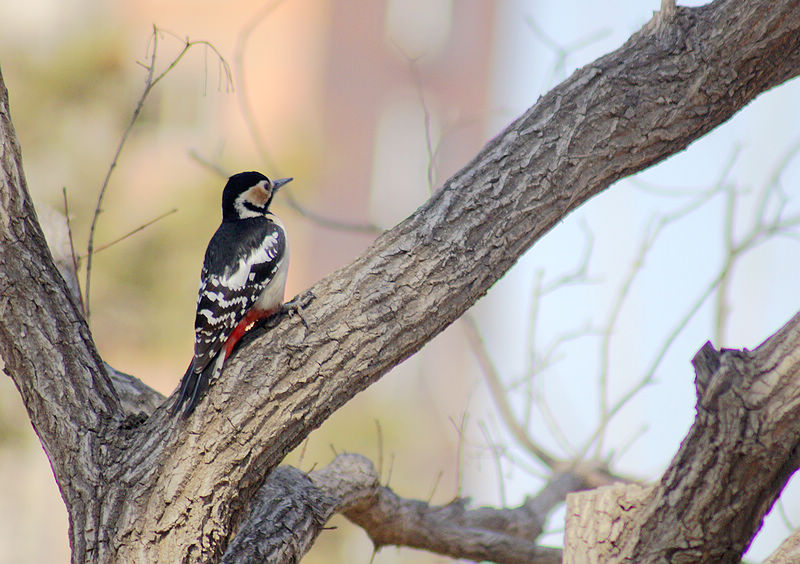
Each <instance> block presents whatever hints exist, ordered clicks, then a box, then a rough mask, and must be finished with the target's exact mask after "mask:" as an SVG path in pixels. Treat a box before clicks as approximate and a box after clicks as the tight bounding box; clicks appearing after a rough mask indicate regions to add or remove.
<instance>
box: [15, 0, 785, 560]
mask: <svg viewBox="0 0 800 564" xmlns="http://www.w3.org/2000/svg"><path fill="white" fill-rule="evenodd" d="M799 8H800V3H799V2H798V1H789V0H777V1H769V0H750V1H748V2H741V1H734V0H717V1H716V2H713V3H711V4H709V5H707V6H704V7H701V8H693V9H689V8H678V9H677V11H676V12H675V13H674V14H672V16H671V17H670V19H669V22H668V23H664V22H662V24H661V25H647V26H645V27H644V28H643V29H642V30H641V31H640V32H638V33H636V34H634V35H633V36H632V37H631V38H630V39H629V40H628V41H627V42H626V43H625V44H624V45H623V46H622V47H620V48H619V49H618V50H616V51H614V52H613V53H609V54H608V55H606V56H604V57H601V58H600V59H598V60H597V61H595V62H593V63H591V64H589V65H587V66H586V67H584V68H582V69H580V70H578V71H576V72H575V73H574V74H573V75H572V76H571V77H570V78H568V79H567V80H566V81H564V82H563V83H562V84H560V85H559V86H558V87H556V88H554V89H553V90H552V91H551V92H549V93H548V94H547V95H545V96H544V97H542V98H541V99H540V100H539V102H537V104H536V105H534V106H533V107H532V108H531V109H530V110H528V111H527V112H526V113H525V114H523V115H522V116H520V117H519V118H518V119H517V120H515V121H514V122H513V123H512V124H510V125H509V126H508V128H507V129H506V130H505V131H503V132H502V133H501V134H499V135H498V136H497V137H496V138H495V139H493V140H492V141H491V142H490V143H489V144H488V145H487V146H486V147H485V148H484V149H483V150H482V151H481V152H480V153H479V154H478V155H477V156H476V157H475V158H474V159H473V160H472V161H471V162H470V163H469V164H467V165H466V166H465V167H464V168H463V169H462V170H461V171H460V172H458V173H457V174H456V175H454V176H453V177H452V178H450V179H449V180H448V181H447V182H446V183H445V185H444V186H443V187H442V189H441V190H439V191H437V192H436V193H435V194H434V195H433V196H432V197H431V199H430V200H429V201H428V202H426V203H425V204H424V205H423V206H422V207H420V209H419V210H417V212H415V213H414V214H413V215H412V216H411V217H409V218H408V219H407V220H405V221H404V222H402V223H401V224H400V225H398V226H397V227H395V228H394V229H392V230H391V231H388V232H386V233H384V234H383V235H381V236H380V237H379V238H378V239H377V240H376V241H375V243H374V244H373V245H372V246H371V247H370V248H369V249H368V250H367V251H365V253H364V254H363V255H362V256H361V257H359V258H358V259H356V260H355V261H354V262H353V263H352V264H350V265H348V266H346V267H344V268H342V269H340V270H339V271H337V272H335V273H333V274H331V275H330V276H328V277H326V278H325V279H323V280H321V281H320V282H319V283H317V284H316V285H315V286H314V287H313V288H311V289H310V290H309V295H310V296H312V297H313V301H312V302H311V303H310V305H309V306H308V307H307V308H306V309H305V312H304V317H305V319H306V321H307V322H308V325H309V328H308V329H306V328H305V327H304V326H303V324H301V323H300V321H299V320H297V319H284V320H283V321H282V322H281V323H280V324H279V325H278V326H277V327H274V328H272V329H270V330H269V335H268V336H266V330H265V329H261V330H257V331H255V332H253V335H251V337H250V338H249V339H248V340H247V342H246V343H245V344H244V346H242V347H240V349H239V351H238V353H237V354H235V355H234V356H233V357H231V359H230V361H229V362H228V363H227V364H226V368H225V370H224V373H223V376H222V378H221V379H220V381H219V382H217V383H216V384H215V385H214V386H212V388H211V389H210V391H209V393H208V395H207V397H206V398H205V399H204V401H203V402H201V405H200V406H199V407H198V409H197V410H196V412H195V414H194V415H193V416H192V417H191V418H189V419H188V420H175V419H171V418H170V417H169V416H168V414H167V410H166V408H165V407H164V406H162V407H160V408H158V409H156V411H155V412H154V413H153V414H152V415H151V416H149V417H148V418H147V419H146V420H144V419H141V420H139V419H136V418H131V417H129V413H127V412H126V410H125V409H124V408H123V407H122V405H121V403H120V400H119V398H118V396H117V394H116V393H115V391H114V387H113V384H112V383H111V380H110V378H109V377H108V375H107V373H106V370H105V368H104V366H103V364H102V361H101V360H100V358H99V356H98V354H97V352H96V350H95V348H94V344H93V343H92V340H91V335H90V333H89V330H88V327H87V326H86V324H85V322H84V321H83V319H82V318H81V316H80V312H79V311H78V310H77V309H76V308H75V307H74V305H73V304H72V302H71V300H69V298H68V290H67V288H66V285H65V284H64V281H63V279H62V278H61V277H60V275H59V274H58V272H57V270H56V269H55V267H54V266H53V262H52V259H51V257H50V256H49V253H48V251H47V248H46V246H45V243H44V239H43V237H42V235H41V230H40V229H39V227H38V225H37V221H36V215H35V212H34V210H33V207H32V205H31V203H30V198H29V196H28V194H27V187H26V185H25V181H24V176H23V174H22V164H21V158H20V151H19V147H18V144H17V141H16V137H15V135H14V132H13V128H12V126H11V121H10V116H9V107H8V96H7V92H6V90H5V87H4V86H2V85H1V84H0V183H1V184H0V185H1V186H2V191H0V355H2V357H3V359H4V361H5V364H6V368H5V369H6V371H7V372H8V373H9V375H10V376H11V377H12V378H13V379H14V382H15V384H16V386H17V387H18V389H19V390H20V394H21V395H22V398H23V401H24V403H25V406H26V408H27V410H28V413H29V415H30V417H31V421H32V423H33V425H34V428H35V429H36V431H37V433H38V435H39V437H40V439H41V441H42V444H43V446H44V448H45V450H46V452H47V454H48V457H49V458H50V461H51V464H52V466H53V470H54V473H55V476H56V479H57V481H58V484H59V487H60V488H61V491H62V495H63V497H64V500H65V503H66V504H67V509H68V512H69V516H70V540H71V544H72V548H73V560H74V561H75V562H83V561H108V560H113V559H119V560H124V561H170V562H175V561H196V560H204V561H215V560H218V559H219V558H221V556H222V554H223V552H224V550H225V548H226V547H227V545H228V543H229V541H230V537H231V536H232V532H233V531H235V530H236V529H237V526H238V525H239V523H240V521H241V520H242V519H243V518H244V517H245V512H246V508H247V507H248V504H249V501H250V499H251V498H252V497H253V496H254V495H255V493H256V492H257V491H258V489H259V488H260V486H261V485H262V484H263V482H264V480H265V477H266V476H267V475H268V474H269V472H270V470H271V469H273V468H275V467H276V466H277V465H278V464H279V462H280V461H281V460H282V458H283V457H284V456H285V454H286V453H287V452H288V451H289V450H291V449H292V448H294V447H295V446H296V445H298V444H299V443H300V442H301V441H302V440H303V439H304V437H305V436H306V435H307V434H308V433H309V432H310V431H311V430H312V429H314V428H315V427H317V426H318V425H320V424H321V423H322V422H323V421H324V420H325V419H326V418H327V417H328V416H329V415H330V414H331V413H333V412H334V411H335V410H336V409H338V408H339V407H340V406H342V405H343V404H344V403H346V402H347V401H348V400H349V399H350V398H352V397H353V396H354V395H355V394H356V393H358V392H359V391H361V390H363V389H364V388H366V387H367V386H369V385H370V384H372V383H373V382H375V381H376V380H377V379H378V378H380V377H381V376H382V375H383V374H385V373H386V372H387V371H388V370H390V369H391V368H392V367H393V366H395V365H396V364H397V363H398V362H400V361H401V360H403V359H405V358H407V357H408V356H410V355H411V354H413V353H414V352H416V351H417V350H419V348H420V347H422V346H423V345H424V344H425V343H426V342H427V341H429V340H430V339H432V338H433V337H434V336H435V335H437V334H438V333H439V332H440V331H442V330H443V329H444V328H445V327H446V326H447V325H449V324H450V323H452V321H453V320H455V319H456V318H458V316H460V315H461V314H462V313H463V312H464V311H465V310H466V309H467V308H469V307H470V306H471V305H472V304H473V303H474V302H475V301H476V300H477V299H478V298H479V297H480V296H482V295H483V294H484V293H485V292H486V291H487V290H488V288H489V287H490V286H491V285H492V284H493V283H494V282H495V281H496V280H497V279H498V278H499V277H500V276H502V275H503V274H504V273H505V272H506V271H507V270H508V269H509V268H510V267H511V266H512V265H513V264H514V262H515V261H516V260H517V259H518V258H519V257H520V256H521V254H522V253H523V252H524V251H525V250H527V249H528V248H529V247H530V246H531V245H532V244H533V243H534V242H535V241H536V240H537V239H538V238H539V237H541V236H542V235H543V234H544V233H545V232H547V231H548V230H549V229H550V228H552V227H553V226H554V225H555V224H557V223H558V222H559V221H560V220H561V219H562V218H563V217H564V216H565V215H566V214H567V213H568V212H569V211H570V210H572V209H574V208H575V207H576V206H578V205H580V204H581V203H583V202H584V201H586V200H587V199H588V198H590V197H591V196H593V195H595V194H597V193H599V192H601V191H602V190H604V189H606V188H607V187H608V186H610V185H611V184H612V183H613V182H614V181H616V180H618V179H619V178H622V177H624V176H626V175H629V174H632V173H634V172H636V171H639V170H641V169H643V168H646V167H648V166H651V165H652V164H654V163H656V162H658V161H660V160H662V159H664V158H666V157H668V156H670V155H672V154H674V153H675V152H678V151H680V150H683V149H684V148H686V146H688V145H689V143H691V142H692V141H693V140H695V139H697V138H698V137H700V136H702V135H703V134H705V133H706V132H708V131H710V130H711V129H713V128H714V127H716V126H717V125H719V124H720V123H722V122H723V121H725V120H727V119H729V118H730V117H731V116H732V115H733V114H734V113H736V112H737V111H738V110H739V109H741V108H742V107H743V106H744V105H746V104H747V103H748V102H749V101H750V100H752V99H753V98H754V97H755V96H757V95H758V94H759V93H761V92H763V91H765V90H767V89H769V88H772V87H774V86H776V85H778V84H780V83H782V82H783V81H785V80H787V79H788V78H791V77H793V76H796V75H797V74H798V72H800V9H799ZM792 463H793V462H792ZM786 464H787V468H788V465H790V462H789V461H787V463H786ZM652 526H653V527H655V528H654V529H653V530H654V531H655V530H658V527H659V525H658V522H656V524H655V525H652ZM732 530H735V531H736V532H737V534H739V535H744V534H745V533H747V532H748V531H749V528H748V527H732ZM740 542H746V541H740Z"/></svg>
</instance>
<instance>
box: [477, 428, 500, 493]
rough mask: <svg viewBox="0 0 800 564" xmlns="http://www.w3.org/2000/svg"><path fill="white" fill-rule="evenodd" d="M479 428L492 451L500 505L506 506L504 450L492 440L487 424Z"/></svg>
mask: <svg viewBox="0 0 800 564" xmlns="http://www.w3.org/2000/svg"><path fill="white" fill-rule="evenodd" d="M479 427H480V429H481V433H483V438H484V440H485V441H486V445H487V446H488V447H489V449H490V450H491V451H492V458H493V459H494V465H495V469H496V470H497V482H498V487H499V490H500V504H501V505H506V484H505V481H504V480H503V461H502V459H501V456H500V455H501V452H502V448H501V447H500V446H498V445H497V444H496V443H495V442H494V441H493V440H492V437H491V435H490V434H489V429H488V428H487V427H486V423H484V422H483V421H481V422H480V424H479Z"/></svg>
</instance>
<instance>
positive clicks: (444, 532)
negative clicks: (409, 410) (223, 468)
mask: <svg viewBox="0 0 800 564" xmlns="http://www.w3.org/2000/svg"><path fill="white" fill-rule="evenodd" d="M584 486H585V482H584V480H583V479H581V478H580V477H578V476H577V475H575V474H563V475H560V476H558V477H556V478H555V479H554V480H552V481H551V483H550V484H548V486H547V487H545V489H544V490H543V492H542V493H541V494H540V495H538V496H536V497H534V498H530V499H527V500H526V502H525V504H523V505H522V506H520V507H518V508H515V509H499V510H498V509H492V508H489V507H481V508H478V509H471V510H470V509H467V508H466V504H467V501H468V500H464V499H456V500H454V501H453V502H451V503H449V504H447V505H444V506H440V507H432V506H430V505H428V504H427V503H425V502H422V501H417V500H411V499H403V498H401V497H399V496H398V495H397V494H395V493H394V492H393V491H392V490H390V489H389V488H387V487H385V486H381V484H380V481H379V476H378V472H377V471H376V469H375V467H374V466H373V465H372V463H371V462H370V461H369V460H367V459H366V458H365V457H363V456H361V455H358V454H343V455H339V456H337V457H336V459H335V460H334V461H333V462H332V463H331V464H329V465H328V466H327V467H326V468H324V469H322V470H318V471H315V472H312V473H311V474H310V475H309V476H306V475H305V474H303V473H302V472H300V471H299V470H297V469H295V468H291V467H288V466H281V467H279V468H277V469H276V470H275V472H274V473H273V474H272V475H271V476H270V478H269V479H268V481H267V483H266V484H265V485H264V487H263V488H262V489H261V490H260V491H259V492H258V494H257V495H256V497H255V498H254V502H253V506H252V511H251V512H250V518H248V520H247V521H245V522H244V523H243V524H242V527H241V529H240V531H239V533H238V534H237V535H236V538H235V539H234V541H233V542H232V543H231V544H230V546H229V547H228V550H227V551H226V553H225V556H224V558H223V561H224V562H226V563H231V564H233V563H238V562H254V561H259V562H270V563H273V564H282V563H287V564H288V563H291V562H297V561H298V560H299V559H300V557H301V556H302V555H303V554H304V553H305V551H306V550H307V548H308V547H309V546H311V544H312V542H313V540H314V539H315V538H316V536H317V535H318V534H319V532H320V531H321V530H322V529H323V527H324V525H325V522H326V521H327V520H328V518H329V517H330V516H331V515H332V514H333V513H335V512H342V513H343V514H344V515H345V516H346V517H347V518H348V519H350V520H351V521H353V522H354V523H355V524H356V525H359V526H360V527H362V528H363V529H364V530H365V531H366V532H367V534H368V535H369V536H370V538H371V539H372V541H373V542H374V543H375V547H376V548H380V547H382V546H386V545H397V546H410V547H414V548H422V549H425V550H429V551H431V552H435V553H438V554H444V555H448V556H452V557H454V558H467V559H470V560H491V561H492V562H498V563H501V564H504V563H507V564H521V563H529V564H560V562H561V551H560V550H557V549H552V548H543V547H540V546H537V545H536V544H535V542H534V541H535V539H536V538H537V537H538V536H539V535H541V533H542V530H543V526H544V523H545V521H546V519H547V515H548V514H549V513H550V511H552V509H553V508H554V507H555V506H556V505H557V504H558V503H559V502H560V501H561V500H563V496H564V495H566V493H567V492H568V491H574V490H576V489H580V488H581V487H584Z"/></svg>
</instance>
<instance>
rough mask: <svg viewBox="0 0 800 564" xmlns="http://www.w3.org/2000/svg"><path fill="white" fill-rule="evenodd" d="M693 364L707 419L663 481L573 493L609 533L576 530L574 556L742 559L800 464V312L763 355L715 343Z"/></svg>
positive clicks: (578, 508)
mask: <svg viewBox="0 0 800 564" xmlns="http://www.w3.org/2000/svg"><path fill="white" fill-rule="evenodd" d="M693 364H694V366H695V371H696V381H695V385H696V388H697V397H698V399H697V416H696V418H695V422H694V425H693V426H692V428H691V430H690V431H689V434H688V435H687V436H686V438H685V439H684V440H683V442H682V443H681V447H680V450H679V451H678V453H677V454H676V455H675V457H674V458H673V459H672V462H671V463H670V465H669V468H667V470H666V472H664V475H663V476H662V478H661V481H660V482H659V483H658V484H657V485H656V486H655V487H653V488H650V489H648V490H644V491H638V490H637V489H636V488H622V489H619V488H618V489H617V490H613V491H612V490H608V491H606V492H605V495H598V494H597V493H596V492H589V493H588V494H575V495H573V496H571V497H570V499H569V500H568V503H569V504H570V505H571V507H572V509H571V510H570V511H569V513H570V515H571V516H575V517H578V518H583V519H584V520H585V521H589V522H592V523H594V524H593V525H591V526H587V527H585V528H586V529H587V530H589V529H591V530H592V531H593V532H594V533H595V534H596V535H602V536H597V537H595V538H591V539H589V537H586V536H585V535H584V536H583V538H582V539H581V540H580V542H578V541H577V537H575V535H572V536H573V537H575V539H576V540H575V541H574V542H571V543H570V544H569V545H568V549H569V548H572V549H574V550H575V551H576V555H577V557H576V558H575V559H574V560H572V559H570V558H567V559H566V561H568V562H583V561H584V560H581V557H580V555H581V554H586V553H587V552H593V551H594V549H595V548H596V547H598V546H599V545H606V546H609V547H613V550H614V552H613V554H612V553H609V554H607V555H606V557H605V559H604V561H606V562H609V563H615V562H637V563H642V564H647V563H657V562H667V561H679V562H698V563H709V564H711V563H725V562H731V563H734V562H739V561H740V560H741V556H742V553H743V552H744V551H745V550H746V549H747V547H748V546H749V544H750V541H751V540H752V538H753V535H755V533H756V531H758V529H759V528H760V527H761V523H762V520H763V518H764V516H765V515H766V513H767V512H768V511H769V510H770V508H771V507H772V504H773V503H774V502H775V500H776V499H777V497H778V495H780V492H781V490H782V489H783V487H784V486H785V485H786V482H787V481H788V479H789V477H790V476H791V475H792V474H793V473H794V472H795V470H797V468H798V465H800V454H798V453H800V313H798V314H796V315H795V316H794V317H793V318H792V319H791V320H790V321H789V322H788V323H787V324H786V325H785V326H784V327H783V328H782V329H781V330H780V331H778V332H777V333H775V334H774V335H773V336H772V337H770V338H769V339H768V340H767V341H765V342H764V343H763V344H762V345H760V346H759V347H758V348H757V349H756V350H754V351H748V350H747V349H743V350H741V351H739V350H729V349H723V350H722V351H717V350H715V349H714V348H713V347H712V346H711V344H710V343H706V345H705V346H704V347H703V348H702V349H701V350H700V352H698V353H697V355H696V356H695V358H694V360H693ZM587 500H588V501H587ZM594 500H596V501H594ZM620 500H625V501H624V502H621V501H620ZM614 508H616V510H615V509H614ZM611 523H614V526H613V527H612V526H611ZM575 527H577V524H576V525H575ZM569 531H570V526H569V525H568V542H570V532H569ZM611 534H613V535H614V536H613V537H611V536H608V535H611ZM790 549H792V548H791V546H789V545H787V547H786V550H790ZM792 550H793V549H792Z"/></svg>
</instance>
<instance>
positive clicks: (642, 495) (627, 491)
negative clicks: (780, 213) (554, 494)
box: [563, 484, 653, 564]
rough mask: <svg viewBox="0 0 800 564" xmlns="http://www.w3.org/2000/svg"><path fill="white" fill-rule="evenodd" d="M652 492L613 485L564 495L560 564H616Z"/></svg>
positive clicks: (636, 486) (633, 487)
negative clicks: (563, 531) (564, 523)
mask: <svg viewBox="0 0 800 564" xmlns="http://www.w3.org/2000/svg"><path fill="white" fill-rule="evenodd" d="M652 492H653V488H652V487H642V486H640V485H638V484H614V485H613V486H605V487H602V488H597V489H594V490H591V491H587V492H581V493H571V494H569V495H567V496H566V497H567V522H566V532H565V535H564V563H563V564H606V563H608V562H616V561H617V559H618V558H619V556H620V551H621V550H622V547H623V546H624V544H625V540H626V539H627V538H628V537H629V536H630V535H633V534H635V528H634V525H633V523H634V521H635V518H636V515H638V514H639V513H641V511H642V508H643V507H644V506H645V505H646V503H647V502H648V501H649V499H650V498H651V497H652Z"/></svg>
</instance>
